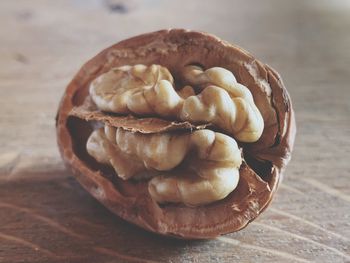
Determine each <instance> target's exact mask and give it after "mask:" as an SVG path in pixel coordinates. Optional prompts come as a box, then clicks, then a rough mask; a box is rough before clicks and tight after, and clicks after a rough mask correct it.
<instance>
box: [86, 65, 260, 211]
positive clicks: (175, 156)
mask: <svg viewBox="0 0 350 263" xmlns="http://www.w3.org/2000/svg"><path fill="white" fill-rule="evenodd" d="M183 75H184V79H185V80H187V81H188V83H189V84H191V85H193V87H192V86H185V87H184V88H182V89H180V90H179V93H180V94H179V93H178V92H177V90H176V88H174V80H173V77H172V75H171V74H170V72H169V71H168V70H167V69H166V68H165V67H162V66H160V65H151V66H145V65H135V66H123V67H119V68H114V69H112V70H110V71H109V72H107V73H105V74H103V75H101V76H99V77H98V78H97V79H95V80H94V81H93V82H92V83H91V85H90V95H91V97H92V99H93V100H94V102H95V103H96V104H97V106H98V107H99V108H100V109H101V110H105V111H109V112H113V113H119V114H126V113H130V112H131V113H136V114H139V115H150V114H158V115H160V116H162V117H175V118H178V119H180V120H187V121H190V122H211V123H213V124H214V125H217V126H218V127H219V128H221V129H223V130H224V131H226V132H228V133H229V134H231V135H232V136H233V137H235V138H237V139H239V140H242V141H245V142H253V141H256V140H257V139H259V137H260V135H261V133H262V130H263V127H264V126H263V120H262V117H261V114H260V112H259V110H258V109H257V108H256V106H255V104H254V100H253V97H252V95H251V93H250V91H249V90H248V89H247V88H246V87H245V86H243V85H241V84H238V83H237V82H236V79H235V77H234V75H233V74H232V73H231V72H230V71H228V70H226V69H224V68H220V67H215V68H210V69H208V70H205V71H203V70H202V69H201V68H200V67H197V66H186V67H185V68H184V70H183ZM196 92H197V93H198V94H197V95H196ZM87 151H88V153H89V154H90V155H91V156H93V157H94V158H95V159H96V160H97V161H99V162H101V163H104V164H108V165H111V166H113V168H114V170H115V171H116V173H117V175H118V176H119V177H120V178H122V179H125V180H126V179H129V178H148V177H153V179H151V180H150V181H149V184H148V185H149V186H148V190H149V193H150V195H151V196H152V198H153V199H154V200H156V201H157V202H159V203H167V202H174V203H184V204H186V205H189V206H196V205H203V204H207V203H211V202H214V201H218V200H221V199H223V198H225V197H226V196H227V195H228V194H230V193H231V192H232V191H233V190H234V189H235V188H236V186H237V183H238V179H239V171H238V170H239V167H240V165H241V163H242V159H241V155H240V154H241V153H240V150H239V148H238V146H237V143H236V141H235V140H234V139H233V138H231V137H229V136H227V135H224V134H222V133H218V132H213V131H210V130H200V131H195V132H193V133H190V132H187V133H183V134H180V135H179V134H169V133H162V134H152V135H144V134H141V133H132V132H129V131H125V130H123V129H122V128H118V129H116V128H113V127H110V126H105V129H104V131H103V129H99V130H96V131H94V132H93V133H92V135H91V136H90V138H89V140H88V142H87ZM180 165H181V167H180V168H179V166H180Z"/></svg>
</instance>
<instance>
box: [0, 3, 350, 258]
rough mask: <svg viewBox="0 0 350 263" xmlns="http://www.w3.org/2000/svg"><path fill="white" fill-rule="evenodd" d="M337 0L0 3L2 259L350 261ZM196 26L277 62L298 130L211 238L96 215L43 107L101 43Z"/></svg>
mask: <svg viewBox="0 0 350 263" xmlns="http://www.w3.org/2000/svg"><path fill="white" fill-rule="evenodd" d="M349 14H350V3H349V2H348V1H345V0H344V1H342V0H334V1H326V0H320V1H319V0H309V1H303V0H299V1H286V0H285V1H280V0H268V1H244V0H242V1H240V0H235V1H232V0H225V1H202V0H196V1H187V0H181V1H179V0H178V1H170V0H169V1H160V0H144V1H141V0H134V1H130V0H129V1H102V0H64V1H63V0H62V1H45V0H42V1H41V0H27V1H12V0H2V1H1V2H0V94H1V95H0V125H1V126H0V262H350V179H349V176H350V160H349V159H350V138H349V136H350V103H349V99H350V87H349V80H350V15H349ZM170 27H177V28H190V29H196V30H202V31H207V32H210V33H213V34H216V35H217V36H219V37H221V38H223V39H226V40H228V41H230V42H233V43H236V44H238V45H240V46H242V47H243V48H245V49H247V50H249V51H250V52H251V53H253V54H254V55H255V56H256V57H257V58H259V59H260V60H262V61H263V62H265V63H267V64H269V65H271V66H272V67H274V68H276V69H277V70H278V71H279V72H280V74H281V75H282V77H283V78H284V81H285V84H286V86H287V88H288V90H289V92H290V94H291V97H292V100H293V103H294V107H295V111H296V117H297V124H298V133H297V138H296V145H295V151H294V155H293V159H292V162H291V163H290V165H289V166H288V169H287V172H286V177H285V180H284V182H283V184H282V185H281V187H280V189H279V191H278V193H277V195H276V197H275V199H274V202H273V203H272V205H271V206H270V207H269V209H267V211H266V212H264V213H263V214H262V215H261V216H260V217H259V218H258V219H257V220H256V221H254V222H253V223H251V224H250V225H249V226H248V227H247V228H246V229H244V230H242V231H240V232H238V233H233V234H229V235H226V236H224V237H221V238H218V239H214V240H209V241H196V242H193V241H179V240H172V239H166V238H162V237H159V236H156V235H153V234H150V233H147V232H145V231H143V230H141V229H139V228H137V227H135V226H132V225H130V224H128V223H126V222H124V221H122V220H121V219H119V218H117V217H115V216H114V215H112V214H111V213H110V212H108V211H107V210H106V209H105V208H104V207H103V206H102V205H100V204H99V203H98V202H97V201H95V200H94V199H93V198H92V197H91V196H90V195H89V194H88V193H86V192H85V191H84V190H83V189H82V187H81V186H80V185H79V184H78V183H77V182H76V181H75V179H74V178H72V176H71V175H70V173H69V172H68V171H66V170H65V168H64V166H63V163H62V161H61V158H60V156H59V153H58V150H57V146H56V138H55V121H54V117H55V113H56V110H57V107H58V102H59V100H60V97H61V95H62V93H63V91H64V89H65V86H66V85H67V83H68V82H69V81H70V79H71V78H72V77H73V75H74V74H75V73H76V72H77V70H78V69H79V67H80V66H81V65H82V64H83V63H84V62H85V61H86V60H87V59H89V58H90V57H92V56H94V55H95V54H96V53H97V52H99V51H100V50H101V49H103V48H105V47H107V46H109V45H111V44H113V43H115V42H118V41H120V40H122V39H124V38H127V37H130V36H133V35H136V34H139V33H143V32H150V31H154V30H158V29H162V28H170Z"/></svg>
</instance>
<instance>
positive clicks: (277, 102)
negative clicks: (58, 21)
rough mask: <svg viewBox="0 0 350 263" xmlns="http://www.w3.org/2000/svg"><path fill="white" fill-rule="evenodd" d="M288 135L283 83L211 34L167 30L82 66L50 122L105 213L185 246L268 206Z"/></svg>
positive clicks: (290, 122)
mask: <svg viewBox="0 0 350 263" xmlns="http://www.w3.org/2000/svg"><path fill="white" fill-rule="evenodd" d="M294 137H295V122H294V113H293V110H292V107H291V102H290V98H289V95H288V93H287V91H286V89H285V88H284V85H283V83H282V81H281V78H280V77H279V75H278V74H277V73H276V72H275V71H274V70H272V69H271V68H270V67H268V66H267V65H264V64H262V63H261V62H259V61H258V60H256V59H255V58H254V57H252V56H251V55H249V54H248V53H247V52H245V51H243V50H242V49H240V48H238V47H235V46H233V45H230V44H228V43H226V42H223V41H221V40H219V39H218V38H216V37H213V36H211V35H209V34H205V33H199V32H192V31H185V30H164V31H158V32H154V33H149V34H145V35H141V36H138V37H135V38H131V39H128V40H125V41H122V42H120V43H118V44H116V45H114V46H112V47H110V48H107V49H106V50H104V51H103V52H101V53H100V54H99V55H97V56H96V57H94V58H93V59H91V60H90V61H89V62H88V63H87V64H85V65H84V66H83V67H82V69H81V70H80V71H79V73H78V74H77V75H76V77H75V78H74V79H73V80H72V82H71V83H70V84H69V86H68V87H67V90H66V92H65V94H64V96H63V98H62V102H61V104H60V107H59V111H58V115H57V138H58V145H59V148H60V151H61V154H62V157H63V159H64V161H65V163H66V164H67V166H68V167H69V168H71V169H72V171H73V173H74V175H75V176H76V178H77V179H78V180H79V182H80V183H81V184H82V185H83V186H84V187H85V188H86V189H87V190H88V191H89V192H90V193H91V194H92V195H93V196H94V197H95V198H96V199H98V200H99V201H101V202H102V203H103V204H104V205H105V206H106V207H107V208H109V209H110V210H111V211H112V212H114V213H115V214H117V215H119V216H121V217H122V218H124V219H126V220H128V221H129V222H132V223H134V224H137V225H139V226H141V227H143V228H145V229H147V230H150V231H153V232H156V233H160V234H163V235H171V236H176V237H181V238H211V237H214V236H217V235H221V234H225V233H228V232H232V231H237V230H239V229H242V228H243V227H245V226H246V225H247V224H248V223H249V222H251V221H252V220H254V219H255V218H256V217H257V216H258V215H259V214H260V213H261V212H262V211H263V210H264V209H265V208H266V207H267V206H268V204H269V203H270V201H271V199H272V197H273V195H274V193H275V191H276V189H277V187H278V184H279V182H280V181H281V175H282V172H283V169H284V167H285V165H286V164H287V163H288V161H289V160H290V157H291V151H292V147H293V143H294Z"/></svg>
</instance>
